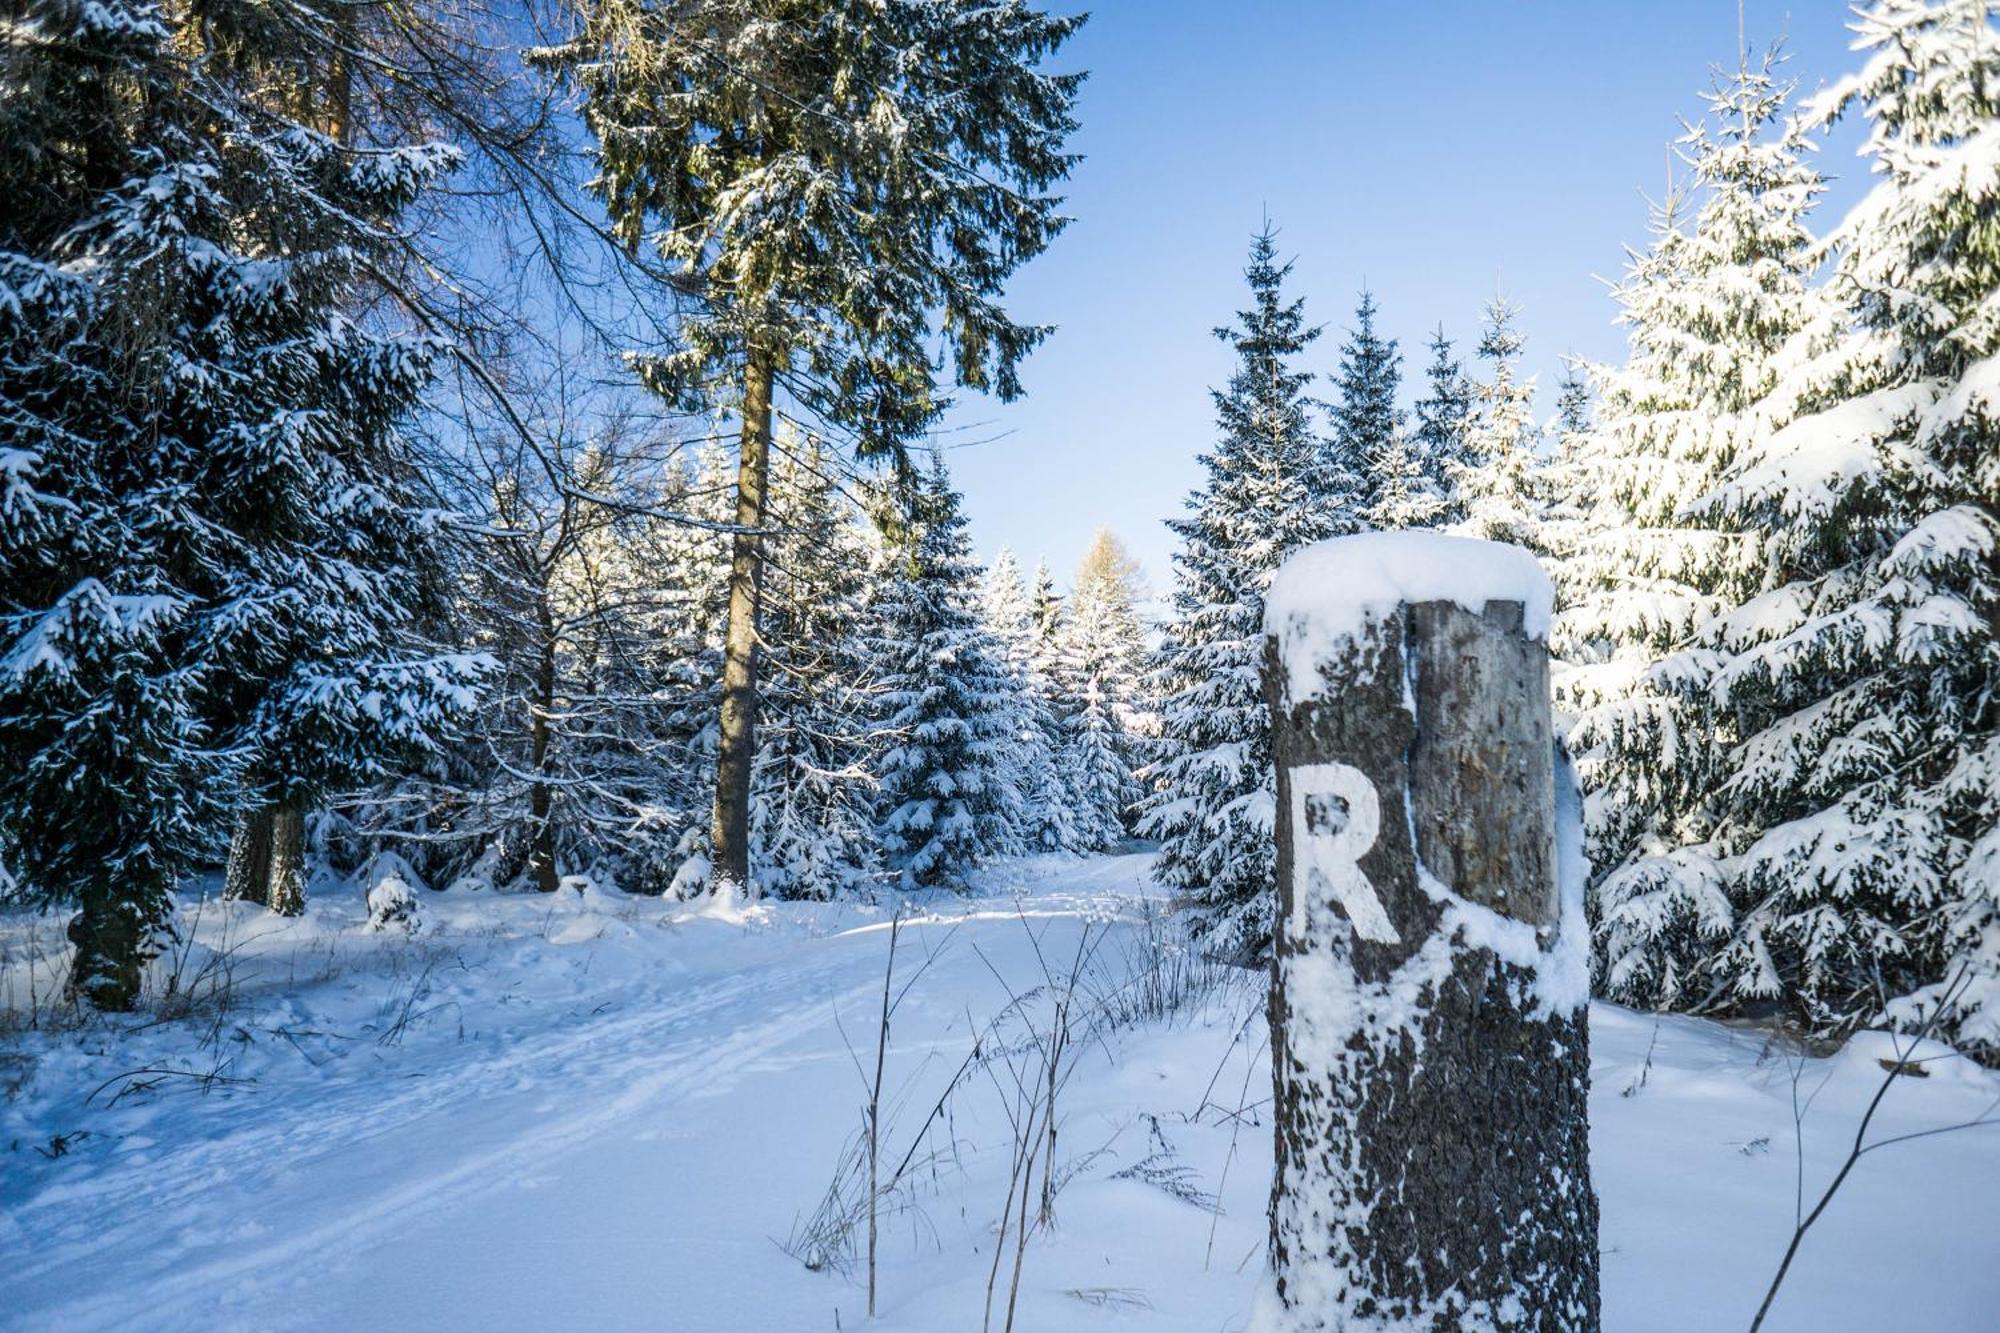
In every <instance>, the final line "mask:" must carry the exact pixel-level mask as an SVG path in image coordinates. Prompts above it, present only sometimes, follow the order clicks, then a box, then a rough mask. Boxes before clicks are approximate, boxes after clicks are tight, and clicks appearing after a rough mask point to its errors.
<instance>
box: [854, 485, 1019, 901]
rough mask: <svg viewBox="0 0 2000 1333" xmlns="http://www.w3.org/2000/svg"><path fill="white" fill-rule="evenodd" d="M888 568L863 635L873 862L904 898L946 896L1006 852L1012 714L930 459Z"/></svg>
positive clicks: (948, 498)
mask: <svg viewBox="0 0 2000 1333" xmlns="http://www.w3.org/2000/svg"><path fill="white" fill-rule="evenodd" d="M888 557H889V558H888V567H887V569H886V570H885V571H884V578H883V580H882V582H881V584H880V586H878V587H877V588H876V590H875V606H874V612H873V617H872V621H873V623H872V626H871V628H872V630H873V633H874V635H875V640H874V645H873V652H872V654H871V658H872V667H873V676H874V680H875V685H876V690H877V698H878V700H879V705H878V706H879V709H880V721H879V723H878V724H877V728H876V732H875V736H876V741H877V744H878V746H879V747H880V748H879V752H878V753H877V755H876V758H875V762H874V768H875V772H876V774H877V776H878V779H879V781H880V783H881V793H880V799H879V804H878V808H879V810H880V812H881V816H880V820H879V823H878V828H879V831H880V837H881V841H882V852H883V858H884V860H885V861H886V863H887V865H888V868H889V869H891V870H893V871H895V872H896V873H897V874H898V875H899V876H900V878H901V880H902V882H903V883H904V884H905V885H906V886H910V887H924V888H928V887H935V886H940V885H943V886H948V887H953V888H956V887H960V886H962V885H963V884H964V882H965V876H966V873H967V872H968V871H970V870H971V869H973V868H974V867H975V866H977V865H978V864H979V862H980V861H982V860H983V859H985V858H986V857H988V856H992V855H995V854H999V853H1006V852H1011V851H1013V850H1015V848H1016V847H1017V846H1018V836H1017V830H1018V826H1019V825H1018V821H1019V813H1020V794H1019V791H1018V789H1017V787H1016V785H1015V783H1016V776H1015V775H1016V771H1017V767H1018V756H1017V753H1016V739H1015V737H1016V735H1017V732H1018V729H1019V708H1018V704H1017V701H1016V698H1015V693H1014V691H1015V686H1014V681H1013V680H1012V678H1011V677H1010V676H1009V674H1008V671H1007V666H1006V663H1005V662H1004V661H1003V660H1002V658H1001V648H1000V645H999V644H998V643H996V642H995V641H994V640H993V637H992V636H991V635H990V634H989V633H988V632H987V630H986V627H985V625H983V624H982V623H981V621H980V617H979V600H978V599H979V567H978V566H977V565H976V564H974V563H973V561H972V548H971V543H970V541H969V539H968V538H967V536H966V533H965V518H964V516H963V515H962V514H961V513H960V512H959V497H958V493H957V492H956V491H954V490H953V489H952V486H951V478H950V475H949V474H948V473H947V472H946V471H945V466H944V461H943V459H942V458H940V459H938V460H937V461H936V463H935V464H934V465H933V467H932V469H931V471H930V473H929V475H928V476H927V477H925V478H924V482H923V486H922V489H920V490H919V491H918V492H917V494H916V497H915V500H914V503H913V504H912V506H911V513H910V515H909V522H908V524H907V531H906V532H903V533H899V534H897V535H896V537H895V539H894V544H893V545H892V547H891V549H890V551H889V552H888Z"/></svg>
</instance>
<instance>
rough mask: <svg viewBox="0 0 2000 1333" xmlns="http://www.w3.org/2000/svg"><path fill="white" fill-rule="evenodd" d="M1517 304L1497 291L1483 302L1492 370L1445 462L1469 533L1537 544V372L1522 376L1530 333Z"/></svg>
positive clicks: (1483, 333) (1482, 340) (1483, 351)
mask: <svg viewBox="0 0 2000 1333" xmlns="http://www.w3.org/2000/svg"><path fill="white" fill-rule="evenodd" d="M1520 313H1521V310H1520V307H1519V306H1517V305H1515V304H1514V303H1513V302H1512V301H1509V300H1508V299H1507V298H1506V297H1504V296H1497V297H1495V298H1494V299H1493V300H1492V301H1491V302H1489V303H1488V305H1487V307H1486V323H1485V327H1484V328H1482V329H1481V330H1480V334H1479V357H1480V359H1481V360H1482V361H1485V362H1486V363H1487V365H1488V367H1489V369H1488V371H1487V375H1488V378H1487V379H1485V380H1482V381H1480V382H1479V383H1478V385H1477V387H1476V388H1475V389H1474V402H1475V405H1476V410H1475V411H1474V413H1473V415H1472V418H1471V420H1470V421H1469V422H1468V424H1467V427H1466V437H1465V446H1464V452H1463V454H1462V455H1461V456H1460V457H1459V458H1457V459H1452V460H1449V461H1448V462H1447V463H1446V475H1447V477H1448V479H1449V481H1450V483H1451V493H1452V496H1453V501H1454V507H1455V508H1457V509H1459V510H1461V511H1462V514H1463V516H1462V517H1461V518H1460V519H1459V520H1458V521H1457V524H1456V526H1457V527H1458V529H1459V530H1460V531H1462V532H1464V533H1465V534H1466V535H1467V536H1472V537H1479V538H1482V539H1483V540H1486V541H1496V542H1509V543H1512V544H1514V545H1516V546H1527V547H1530V548H1535V547H1538V546H1539V545H1540V542H1541V516H1542V513H1541V511H1542V499H1541V493H1540V492H1541V482H1540V479H1539V478H1538V476H1537V475H1536V474H1537V469H1538V466H1539V454H1538V445H1539V442H1540V435H1541V432H1540V431H1539V430H1538V429H1537V427H1536V423H1535V377H1534V376H1532V375H1530V376H1528V377H1527V378H1526V379H1522V378H1521V377H1520V362H1521V351H1522V348H1523V347H1524V346H1525V345H1526V339H1524V338H1523V337H1522V335H1521V331H1520V329H1519V328H1517V327H1516V326H1515V321H1516V320H1517V319H1518V318H1519V317H1520Z"/></svg>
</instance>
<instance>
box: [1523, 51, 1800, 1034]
mask: <svg viewBox="0 0 2000 1333" xmlns="http://www.w3.org/2000/svg"><path fill="white" fill-rule="evenodd" d="M1777 69H1778V57H1777V54H1776V52H1775V51H1774V52H1773V53H1771V54H1770V55H1768V56H1766V58H1765V59H1764V60H1763V61H1762V62H1760V63H1758V64H1755V65H1753V64H1751V63H1750V62H1749V61H1748V60H1745V61H1743V62H1742V63H1741V64H1740V65H1739V67H1738V69H1737V70H1736V72H1735V73H1734V74H1733V75H1731V76H1729V77H1728V78H1726V79H1722V80H1719V81H1718V82H1717V84H1716V85H1715V87H1714V88H1713V89H1712V90H1711V91H1710V93H1709V95H1708V98H1707V102H1708V110H1709V115H1708V117H1707V118H1706V119H1705V120H1704V121H1703V122H1702V123H1701V124H1700V125H1697V126H1695V127H1694V128H1693V129H1691V130H1690V131H1689V133H1688V134H1687V135H1686V136H1684V137H1683V139H1682V140H1681V142H1680V145H1679V146H1680V151H1681V154H1682V157H1683V159H1684V160H1685V161H1686V163H1687V165H1688V167H1689V168H1690V184H1691V185H1692V186H1693V188H1694V189H1695V190H1696V191H1697V192H1698V197H1699V199H1700V205H1699V207H1698V209H1697V210H1696V211H1695V212H1694V215H1693V217H1692V219H1691V226H1690V225H1688V223H1687V222H1686V221H1684V220H1683V216H1682V214H1683V210H1682V207H1681V202H1680V198H1679V195H1678V192H1675V193H1673V194H1670V196H1669V198H1668V200H1667V201H1666V203H1665V204H1664V205H1663V206H1662V207H1661V209H1660V210H1659V211H1658V213H1657V214H1656V217H1655V220H1654V236H1655V239H1654V243H1653V245H1652V247H1651V249H1650V250H1649V251H1648V252H1647V253H1645V254H1643V255H1639V256H1635V257H1634V259H1633V262H1632V264H1631V266H1630V268H1629V270H1628V273H1627V276H1626V278H1625V280H1624V281H1623V282H1622V283H1621V284H1620V285H1619V287H1618V289H1617V292H1616V295H1617V298H1618V301H1619V303H1620V306H1621V313H1620V319H1621V321H1622V322H1623V323H1624V324H1625V325H1626V327H1627V329H1628V337H1629V341H1630V352H1629V354H1628V356H1627V359H1626V362H1625V364H1624V365H1623V366H1622V367H1620V368H1617V369H1608V368H1606V369H1600V371H1599V372H1598V379H1599V382H1600V384H1601V385H1602V390H1603V400H1604V402H1603V411H1602V413H1601V415H1600V419H1599V421H1598V423H1597V427H1596V429H1595V430H1594V431H1592V432H1588V433H1585V434H1583V435H1581V436H1576V437H1568V438H1566V440H1565V445H1566V446H1567V447H1566V449H1565V455H1566V456H1565V459H1564V468H1565V471H1566V473H1567V474H1568V478H1569V485H1568V489H1569V493H1570V497H1571V499H1570V504H1571V506H1572V507H1573V508H1575V509H1577V510H1579V511H1580V512H1581V513H1582V514H1583V516H1584V517H1583V520H1582V522H1581V525H1580V528H1579V531H1578V532H1577V533H1576V534H1575V535H1574V536H1573V537H1571V538H1570V539H1569V540H1568V542H1567V543H1566V544H1567V546H1568V547H1569V549H1567V550H1565V551H1562V552H1560V553H1559V554H1560V555H1561V556H1562V559H1561V562H1560V565H1559V569H1560V581H1561V583H1562V586H1563V594H1564V596H1563V601H1564V603H1565V604H1564V607H1563V609H1562V611H1561V613H1560V614H1559V616H1558V617H1557V621H1556V624H1555V626H1554V629H1553V634H1552V640H1553V643H1554V646H1555V648H1556V650H1557V651H1558V652H1559V653H1560V654H1562V655H1563V656H1564V657H1565V658H1567V659H1569V661H1570V662H1571V664H1572V665H1571V666H1570V668H1569V669H1568V670H1566V671H1564V672H1563V673H1562V674H1561V676H1560V679H1559V682H1558V685H1557V691H1558V695H1559V697H1560V698H1562V700H1563V701H1564V703H1565V704H1566V705H1567V706H1568V707H1569V708H1570V709H1572V710H1573V711H1574V713H1575V715H1576V722H1575V725H1574V727H1573V728H1572V731H1571V737H1570V740H1571V745H1572V747H1573V749H1574V750H1575V751H1576V754H1577V758H1578V768H1579V772H1580V774H1581V775H1582V778H1583V781H1584V784H1585V787H1586V789H1587V791H1588V793H1589V795H1588V800H1587V806H1586V831H1587V834H1588V838H1589V842H1590V851H1591V855H1592V859H1593V863H1594V865H1595V866H1596V867H1597V871H1598V874H1599V877H1600V882H1599V884H1598V886H1597V888H1596V893H1595V900H1594V903H1595V907H1596V909H1597V911H1596V914H1595V915H1596V920H1597V924H1598V931H1599V946H1600V966H1601V969H1602V975H1603V984H1604V985H1605V987H1606V989H1607V990H1608V992H1609V993H1610V994H1612V995H1614V996H1616V997H1617V998H1619V999H1622V1000H1625V1001H1627V1002H1631V1003H1645V1004H1661V1005H1691V1004H1699V1003H1703V1002H1705V1001H1709V1000H1712V999H1713V997H1714V995H1715V983H1716V978H1715V975H1714V973H1713V969H1712V968H1711V967H1710V965H1709V964H1710V961H1711V959H1712V957H1713V955H1714V953H1715V951H1716V949H1717V947H1718V946H1719V945H1720V944H1721V942H1723V941H1725V940H1726V939H1728V938H1729V935H1730V932H1731V930H1732V929H1733V927H1734V924H1735V921H1736V915H1735V908H1734V906H1733V905H1732V902H1731V896H1732V895H1731V894H1730V893H1729V891H1728V890H1727V888H1726V885H1725V883H1724V880H1723V877H1722V876H1720V875H1719V874H1718V873H1716V866H1717V862H1716V856H1717V854H1718V852H1719V851H1720V849H1719V848H1718V847H1716V846H1713V845H1710V843H1709V839H1710V836H1711V834H1712V832H1713V829H1714V826H1713V823H1712V818H1713V814H1712V805H1711V802H1712V797H1713V794H1714V792H1715V790H1716V789H1717V786H1718V784H1720V783H1721V782H1722V781H1723V779H1724V777H1725V776H1726V770H1727V765H1728V764H1729V762H1730V759H1729V756H1730V753H1731V751H1732V750H1733V749H1734V747H1735V746H1736V744H1737V743H1738V742H1739V741H1740V740H1741V739H1742V737H1741V734H1740V733H1739V732H1738V731H1737V730H1736V718H1735V716H1734V715H1733V714H1732V713H1731V712H1729V711H1726V710H1718V709H1716V708H1715V707H1714V706H1713V704H1712V702H1711V701H1710V700H1709V699H1707V698H1706V696H1705V695H1704V694H1703V693H1702V692H1701V691H1699V690H1693V691H1690V690H1686V689H1676V688H1673V687H1672V682H1671V681H1670V680H1669V679H1668V678H1666V677H1663V676H1661V675H1660V674H1659V671H1658V668H1659V664H1660V663H1661V661H1662V660H1663V659H1665V658H1668V657H1670V656H1672V655H1673V654H1674V653H1675V652H1676V651H1677V650H1678V649H1680V648H1682V647H1684V646H1685V645H1686V644H1687V643H1688V642H1689V640H1690V637H1691V636H1693V635H1694V634H1696V633H1697V632H1698V631H1701V630H1702V629H1703V627H1704V626H1707V625H1708V624H1709V623H1710V622H1711V621H1712V620H1713V618H1714V617H1715V616H1716V615H1717V614H1719V613H1721V612H1723V611H1725V610H1727V609H1728V608H1730V607H1731V606H1733V605H1735V604H1736V603H1738V602H1740V601H1742V600H1743V599H1745V598H1747V597H1750V596H1752V595H1754V594H1755V593H1757V592H1758V591H1759V590H1760V589H1761V588H1762V587H1763V584H1764V580H1765V577H1766V557H1765V546H1764V543H1763V540H1762V538H1761V536H1760V533H1759V530H1758V529H1759V527H1760V524H1759V523H1757V522H1755V521H1752V522H1744V521H1742V516H1731V515H1728V514H1724V513H1721V512H1719V511H1717V510H1716V509H1714V508H1713V507H1710V506H1704V505H1701V504H1699V503H1696V502H1698V501H1699V500H1700V498H1701V497H1703V496H1705V495H1708V494H1710V493H1711V492H1713V491H1714V489H1715V488H1716V487H1717V486H1718V485H1719V484H1720V483H1721V482H1722V480H1723V479H1724V477H1725V476H1726V475H1727V473H1728V470H1729V468H1730V467H1731V464H1732V462H1733V460H1734V459H1735V457H1736V456H1737V454H1738V452H1739V450H1740V449H1741V448H1742V447H1743V445H1744V443H1745V442H1746V441H1750V440H1753V439H1754V438H1756V437H1757V436H1758V435H1759V434H1761V433H1764V432H1767V431H1769V430H1771V429H1774V428H1775V427H1776V426H1778V425H1782V424H1783V423H1782V421H1779V420H1777V419H1775V418H1774V417H1773V416H1772V415H1771V413H1772V411H1773V410H1774V409H1775V404H1769V403H1767V404H1766V405H1765V406H1764V407H1763V408H1762V409H1760V410H1759V411H1758V412H1757V413H1755V414H1753V413H1751V411H1750V409H1751V408H1752V407H1753V405H1755V404H1757V403H1758V401H1759V400H1760V399H1765V398H1767V396H1768V395H1769V394H1770V393H1771V391H1772V390H1773V388H1774V386H1775V385H1776V383H1777V382H1778V378H1779V376H1780V374H1781V373H1782V370H1783V367H1784V365H1785V363H1786V362H1787V361H1788V360H1791V359H1795V358H1796V357H1798V356H1799V355H1800V354H1801V353H1802V352H1804V351H1810V350H1811V349H1812V348H1814V347H1815V346H1818V345H1820V344H1821V343H1823V342H1824V338H1823V335H1821V334H1819V333H1817V332H1815V331H1814V329H1813V327H1812V326H1814V324H1815V323H1816V320H1817V319H1818V316H1817V315H1816V313H1815V312H1816V310H1817V309H1818V306H1819V303H1818V301H1817V300H1816V298H1815V297H1814V295H1813V294H1812V292H1811V290H1810V288H1809V280H1810V270H1811V267H1812V265H1813V262H1814V260H1813V256H1812V250H1811V247H1812V238H1811V236H1810V235H1809V233H1808V231H1807V226H1806V220H1807V214H1808V211H1809V210H1810V208H1811V207H1812V204H1813V201H1814V199H1815V198H1816V197H1817V196H1818V194H1819V192H1820V189H1821V183H1820V179H1819V177H1818V175H1817V173H1816V172H1815V171H1814V170H1813V168H1812V167H1811V166H1810V165H1809V164H1808V162H1807V161H1806V159H1805V151H1806V145H1805V143H1804V142H1803V140H1802V139H1801V137H1800V135H1799V132H1798V130H1797V128H1796V127H1792V126H1787V125H1785V124H1784V123H1783V122H1784V108H1785V100H1786V96H1787V93H1788V91H1789V88H1788V86H1787V85H1785V84H1784V83H1782V82H1781V81H1780V80H1779V79H1778V78H1777Z"/></svg>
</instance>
